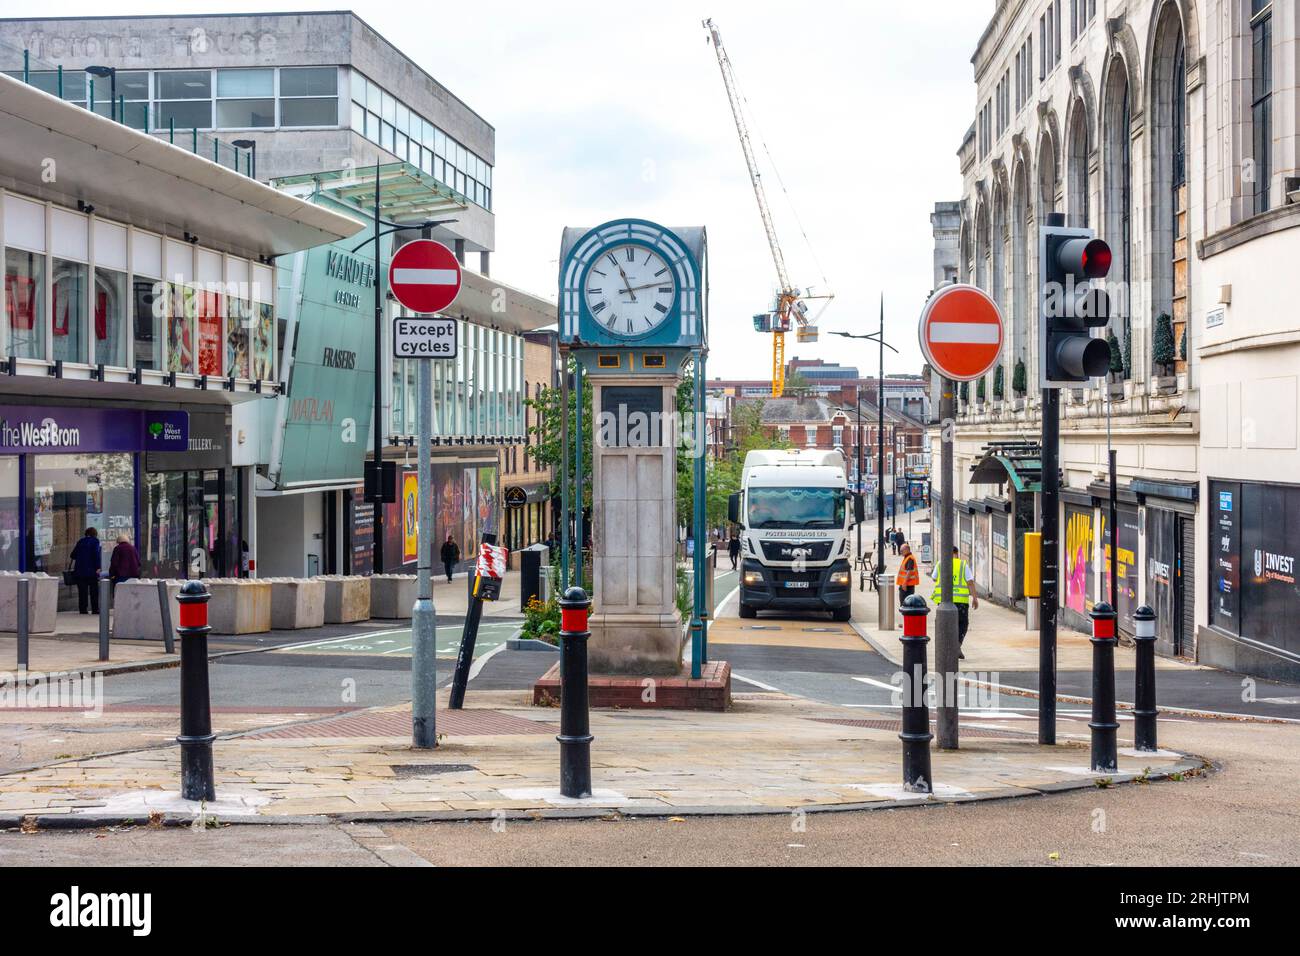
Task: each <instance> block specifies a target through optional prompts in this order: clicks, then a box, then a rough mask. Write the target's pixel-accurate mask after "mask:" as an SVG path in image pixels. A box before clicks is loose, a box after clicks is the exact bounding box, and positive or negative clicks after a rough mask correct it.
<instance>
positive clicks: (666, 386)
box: [587, 374, 683, 675]
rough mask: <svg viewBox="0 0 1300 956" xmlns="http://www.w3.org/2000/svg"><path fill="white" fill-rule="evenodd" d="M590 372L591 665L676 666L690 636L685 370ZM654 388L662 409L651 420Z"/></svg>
mask: <svg viewBox="0 0 1300 956" xmlns="http://www.w3.org/2000/svg"><path fill="white" fill-rule="evenodd" d="M590 381H591V382H592V385H593V387H594V389H595V393H594V394H593V396H592V410H593V414H594V415H595V418H594V420H593V422H592V425H593V428H592V433H593V444H594V445H595V447H594V448H593V450H592V454H593V459H594V460H593V462H592V465H593V468H592V480H593V485H592V487H593V489H595V493H594V495H593V501H592V511H593V515H592V517H593V525H594V529H593V535H594V538H593V545H594V548H593V551H594V553H593V558H592V563H593V568H592V574H593V594H592V604H593V607H592V614H591V618H590V623H589V626H590V628H591V639H590V641H589V642H588V645H587V647H588V653H589V655H590V662H591V669H592V671H593V672H595V673H607V674H643V675H669V674H676V673H678V672H679V671H680V669H681V655H682V640H683V638H682V617H681V614H680V612H679V611H678V610H677V601H676V590H677V589H676V580H677V569H676V564H677V560H676V545H677V502H676V496H677V465H676V457H677V455H676V448H675V447H674V440H675V431H674V429H673V428H672V426H671V424H670V423H671V422H672V421H673V417H672V416H673V413H674V412H675V409H676V391H677V376H676V375H673V374H662V375H646V374H639V375H625V376H620V375H602V376H599V377H596V376H593V377H592V379H591V380H590ZM655 393H657V394H658V399H659V400H658V402H657V409H658V411H659V413H660V415H661V416H662V418H660V419H659V421H647V420H646V419H648V418H649V417H650V416H649V415H648V414H647V413H648V412H649V411H650V410H651V408H652V407H654V406H655V405H656V403H654V401H653V398H654V395H655ZM602 411H603V412H604V413H605V414H604V415H602Z"/></svg>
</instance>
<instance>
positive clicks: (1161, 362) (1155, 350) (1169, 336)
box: [1151, 312, 1174, 375]
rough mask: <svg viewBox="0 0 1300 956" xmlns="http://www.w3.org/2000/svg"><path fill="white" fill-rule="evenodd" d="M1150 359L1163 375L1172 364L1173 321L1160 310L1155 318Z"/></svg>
mask: <svg viewBox="0 0 1300 956" xmlns="http://www.w3.org/2000/svg"><path fill="white" fill-rule="evenodd" d="M1151 361H1152V362H1153V363H1155V366H1156V368H1158V369H1159V370H1160V372H1161V374H1164V375H1168V374H1169V367H1170V366H1171V365H1173V364H1174V322H1173V319H1171V318H1170V317H1169V313H1168V312H1161V313H1160V315H1159V316H1158V317H1157V318H1156V327H1155V336H1154V338H1153V340H1152V342H1151Z"/></svg>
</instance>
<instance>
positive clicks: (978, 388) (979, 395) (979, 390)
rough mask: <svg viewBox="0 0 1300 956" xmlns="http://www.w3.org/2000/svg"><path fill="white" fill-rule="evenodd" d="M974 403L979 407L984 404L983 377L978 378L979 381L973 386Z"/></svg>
mask: <svg viewBox="0 0 1300 956" xmlns="http://www.w3.org/2000/svg"><path fill="white" fill-rule="evenodd" d="M975 401H976V402H977V403H979V404H981V405H982V404H983V403H984V376H983V375H981V376H980V380H979V381H978V382H977V383H976V385H975Z"/></svg>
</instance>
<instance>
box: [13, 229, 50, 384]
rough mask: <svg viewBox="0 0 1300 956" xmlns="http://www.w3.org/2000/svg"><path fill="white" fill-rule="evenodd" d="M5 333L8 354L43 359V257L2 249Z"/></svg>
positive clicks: (17, 250) (21, 251)
mask: <svg viewBox="0 0 1300 956" xmlns="http://www.w3.org/2000/svg"><path fill="white" fill-rule="evenodd" d="M5 333H6V338H7V339H8V340H9V348H8V353H9V354H10V355H16V356H18V357H19V358H32V359H43V358H45V256H43V255H39V254H37V253H34V252H26V251H24V250H22V249H6V250H5Z"/></svg>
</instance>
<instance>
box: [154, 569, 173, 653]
mask: <svg viewBox="0 0 1300 956" xmlns="http://www.w3.org/2000/svg"><path fill="white" fill-rule="evenodd" d="M158 615H159V618H160V619H161V621H162V633H163V650H165V651H166V652H167V653H168V654H175V653H176V639H175V638H173V637H172V602H171V597H170V596H169V595H168V594H167V582H166V581H159V582H158Z"/></svg>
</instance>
